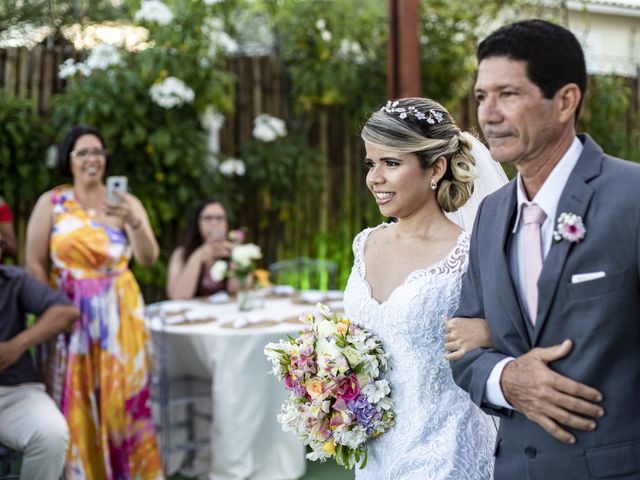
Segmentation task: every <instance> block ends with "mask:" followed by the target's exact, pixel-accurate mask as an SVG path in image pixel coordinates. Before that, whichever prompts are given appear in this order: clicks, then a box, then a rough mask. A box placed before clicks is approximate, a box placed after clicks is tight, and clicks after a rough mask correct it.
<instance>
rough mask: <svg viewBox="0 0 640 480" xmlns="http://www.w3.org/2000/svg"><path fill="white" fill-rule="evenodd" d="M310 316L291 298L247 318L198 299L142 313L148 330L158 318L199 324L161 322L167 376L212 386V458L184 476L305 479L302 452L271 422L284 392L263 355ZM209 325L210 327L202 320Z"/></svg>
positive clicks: (164, 304) (307, 308) (229, 305)
mask: <svg viewBox="0 0 640 480" xmlns="http://www.w3.org/2000/svg"><path fill="white" fill-rule="evenodd" d="M313 309H314V306H313V305H308V304H307V305H298V304H294V303H292V302H291V300H289V299H267V300H266V301H265V305H264V308H262V309H258V310H252V311H250V312H247V313H241V312H239V311H238V309H237V306H236V305H235V304H234V303H226V304H210V303H207V302H204V301H202V300H191V301H168V302H161V303H156V304H153V305H149V306H148V307H147V321H148V325H149V328H150V329H151V330H155V331H157V330H158V328H159V327H160V316H159V312H160V311H162V312H164V318H165V319H170V320H169V321H170V322H177V321H180V320H184V319H191V320H192V321H194V322H196V321H198V320H199V321H201V322H202V323H190V324H168V325H167V321H165V327H164V328H165V331H166V334H167V337H166V338H167V343H168V346H169V350H170V354H171V357H170V358H171V364H170V372H171V375H173V376H175V375H181V374H186V373H188V374H191V375H196V376H198V377H202V378H211V379H212V385H211V391H212V407H211V408H212V415H213V421H212V422H211V425H208V428H209V432H210V436H211V448H210V455H206V456H205V457H204V458H203V457H198V461H199V462H196V463H195V464H194V465H193V466H192V468H195V470H192V471H189V472H184V473H190V474H196V475H200V474H202V473H204V472H202V469H203V468H204V469H205V470H206V471H208V476H209V478H210V479H212V480H232V479H233V480H241V479H242V480H244V479H252V480H285V479H296V478H300V477H301V476H302V475H304V472H305V459H304V446H303V445H302V443H301V442H300V441H298V440H297V438H296V436H295V435H294V434H292V433H290V432H287V433H285V432H283V431H282V429H281V427H280V424H279V423H278V422H277V420H276V415H277V414H278V413H279V411H280V406H281V405H282V402H283V401H284V399H285V398H286V393H285V390H284V388H283V387H282V385H281V384H280V382H279V381H278V380H277V379H276V378H275V377H274V376H273V375H271V373H270V364H269V362H268V361H267V359H266V358H265V356H264V353H263V350H264V346H265V345H266V344H267V343H268V342H273V341H277V340H279V339H281V338H285V337H286V335H287V334H296V333H297V332H298V331H299V330H300V329H301V325H302V324H300V323H298V322H297V321H296V318H297V316H298V315H299V314H301V313H303V312H305V311H311V310H313ZM167 313H169V315H167ZM211 318H215V321H207V319H211ZM275 322H278V323H275ZM234 325H235V327H234ZM205 428H206V427H205ZM207 457H208V458H207ZM197 470H200V471H197Z"/></svg>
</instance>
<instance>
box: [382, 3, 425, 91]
mask: <svg viewBox="0 0 640 480" xmlns="http://www.w3.org/2000/svg"><path fill="white" fill-rule="evenodd" d="M419 19H420V0H389V62H388V66H387V96H388V98H390V99H393V98H402V97H416V96H419V95H420V37H419Z"/></svg>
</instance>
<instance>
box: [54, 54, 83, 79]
mask: <svg viewBox="0 0 640 480" xmlns="http://www.w3.org/2000/svg"><path fill="white" fill-rule="evenodd" d="M75 63H76V61H75V60H74V59H73V58H67V59H66V60H65V61H64V63H62V64H61V65H60V66H59V67H58V76H59V77H60V78H69V77H73V76H74V75H75V74H76V72H77V71H78V69H77V68H76V65H75Z"/></svg>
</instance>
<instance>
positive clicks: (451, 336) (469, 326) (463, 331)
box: [444, 317, 492, 361]
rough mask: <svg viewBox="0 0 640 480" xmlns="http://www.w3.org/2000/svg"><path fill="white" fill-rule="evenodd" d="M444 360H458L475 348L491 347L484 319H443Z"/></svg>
mask: <svg viewBox="0 0 640 480" xmlns="http://www.w3.org/2000/svg"><path fill="white" fill-rule="evenodd" d="M444 331H445V335H444V342H445V343H444V348H445V349H446V350H447V352H448V353H447V354H445V356H444V358H446V359H447V360H449V361H454V360H458V359H459V358H460V357H462V356H463V355H464V354H465V353H467V352H470V351H471V350H474V349H476V348H481V347H485V348H486V347H491V346H492V343H491V336H490V335H489V328H488V327H487V322H486V320H485V319H484V318H461V317H454V318H445V319H444Z"/></svg>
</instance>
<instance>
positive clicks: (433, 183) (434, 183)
mask: <svg viewBox="0 0 640 480" xmlns="http://www.w3.org/2000/svg"><path fill="white" fill-rule="evenodd" d="M429 188H431V190H435V189H436V188H438V182H436V181H435V180H434V179H433V178H432V179H431V183H429Z"/></svg>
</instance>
